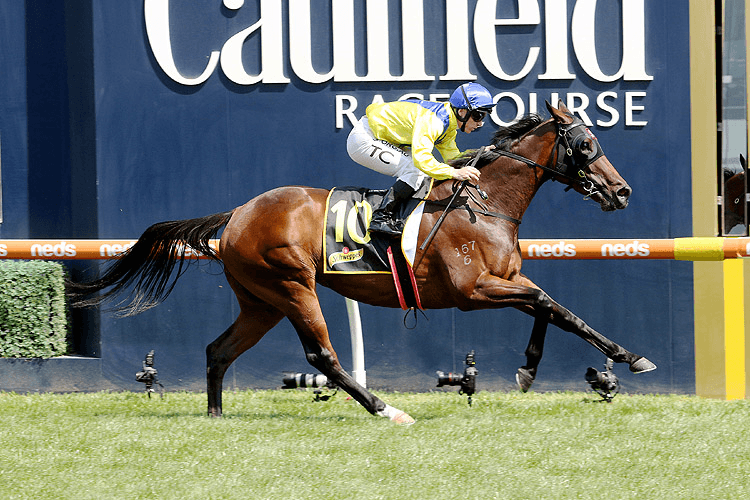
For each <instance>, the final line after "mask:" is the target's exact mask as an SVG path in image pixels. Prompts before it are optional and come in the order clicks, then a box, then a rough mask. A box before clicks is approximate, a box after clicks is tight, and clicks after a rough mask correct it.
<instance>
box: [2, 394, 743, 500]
mask: <svg viewBox="0 0 750 500" xmlns="http://www.w3.org/2000/svg"><path fill="white" fill-rule="evenodd" d="M378 395H379V396H380V397H381V398H383V399H384V400H385V401H387V402H388V403H390V404H392V405H393V406H396V407H398V408H400V409H402V410H405V411H407V412H408V413H409V414H411V415H412V416H413V417H414V418H416V419H417V423H416V424H414V425H412V426H397V425H394V424H392V423H391V422H390V421H388V420H386V419H382V418H377V417H372V416H370V415H369V414H368V413H367V412H365V411H364V410H363V409H362V408H361V407H360V406H359V405H358V404H356V403H355V402H354V401H352V400H349V399H347V398H346V395H345V394H343V393H339V394H338V395H336V396H335V397H334V398H333V399H331V400H330V401H327V402H313V401H312V394H311V393H309V392H304V391H257V392H255V391H240V392H225V394H224V400H225V401H224V411H225V418H223V419H210V418H207V417H205V416H204V411H205V406H206V395H205V394H201V393H184V392H183V393H167V395H166V396H165V397H164V398H163V399H161V398H158V397H154V398H152V399H149V398H147V397H146V396H145V395H144V394H143V393H129V392H126V393H95V394H30V395H17V394H12V393H0V411H1V412H2V423H1V424H0V498H7V499H14V498H24V499H25V498H29V499H37V500H38V499H90V498H101V499H141V498H143V499H146V498H148V499H158V500H163V499H193V498H195V499H199V498H200V499H233V498H237V499H266V498H272V499H306V498H310V499H375V498H382V499H389V500H393V499H396V500H405V499H453V498H456V499H475V498H476V499H492V498H498V499H547V498H550V499H568V498H576V499H579V498H581V499H586V498H591V499H616V500H621V499H631V498H632V499H636V498H637V499H642V498H650V499H671V498H681V499H682V498H684V499H709V498H722V499H733V500H738V499H742V498H750V479H748V476H749V475H750V474H749V473H750V403H749V402H748V401H747V400H742V401H716V400H707V399H700V398H697V397H693V396H647V395H636V396H629V395H622V394H621V395H618V396H617V397H616V398H615V399H614V402H613V403H611V404H607V403H599V402H596V401H597V399H598V396H596V395H595V394H593V393H546V394H538V393H528V394H522V393H520V392H510V393H494V392H479V393H478V394H476V395H475V397H474V405H473V407H471V408H470V407H469V406H468V405H467V404H466V398H465V397H462V396H459V395H458V394H456V393H444V392H435V393H422V394H403V393H378Z"/></svg>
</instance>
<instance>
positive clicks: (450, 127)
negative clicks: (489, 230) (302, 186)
mask: <svg viewBox="0 0 750 500" xmlns="http://www.w3.org/2000/svg"><path fill="white" fill-rule="evenodd" d="M495 104H496V103H494V102H493V101H492V95H490V93H489V92H488V91H487V89H485V88H484V87H483V86H481V85H479V84H478V83H473V82H472V83H464V84H463V85H461V86H460V87H458V88H457V89H456V90H455V91H454V92H453V94H452V95H451V97H450V100H449V101H448V102H433V101H420V100H416V99H414V100H412V99H409V100H405V101H396V102H386V103H377V104H370V105H369V106H367V109H366V111H365V116H363V117H362V118H361V119H360V120H359V122H357V123H356V124H355V125H354V128H353V129H352V131H351V133H350V134H349V137H348V139H347V141H346V149H347V152H348V153H349V156H350V157H351V158H352V159H353V160H354V161H356V162H357V163H359V164H360V165H363V166H365V167H367V168H369V169H372V170H375V171H376V172H379V173H381V174H386V175H390V176H391V177H396V178H397V179H398V180H397V181H396V183H395V184H394V185H393V186H392V187H391V188H390V189H389V190H388V192H387V193H386V194H385V197H384V198H383V202H382V203H381V204H380V206H379V207H378V208H377V209H376V210H375V211H374V212H373V217H372V221H371V222H370V231H371V232H379V233H385V234H388V235H390V236H400V235H401V233H402V231H403V226H404V222H403V221H402V220H400V219H399V218H398V216H397V215H396V210H397V208H398V206H399V205H400V204H401V202H402V201H404V200H408V199H409V198H411V197H412V195H413V194H414V193H415V192H416V191H417V190H418V189H419V188H420V186H421V185H422V183H423V182H424V180H425V179H426V178H427V176H429V177H432V178H434V179H438V180H441V179H457V180H461V181H464V180H468V181H470V182H472V183H474V184H476V183H477V182H478V181H479V175H480V174H479V170H477V169H476V168H474V167H469V166H466V167H463V168H459V169H456V168H453V167H451V166H450V165H447V164H445V163H443V162H440V161H438V160H437V159H435V157H434V156H433V149H434V148H437V150H438V151H439V152H440V155H441V157H442V158H443V161H449V160H452V159H453V158H456V157H457V156H459V155H460V154H461V151H459V150H458V147H457V146H456V131H457V130H458V129H460V130H461V131H462V132H466V133H467V134H470V133H471V132H473V131H474V130H476V129H478V128H479V127H481V126H482V125H483V120H484V117H485V115H486V114H487V113H489V112H490V111H492V107H493V106H495Z"/></svg>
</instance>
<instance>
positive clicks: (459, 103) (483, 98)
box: [450, 82, 497, 112]
mask: <svg viewBox="0 0 750 500" xmlns="http://www.w3.org/2000/svg"><path fill="white" fill-rule="evenodd" d="M450 103H451V106H453V107H454V108H457V109H468V110H469V111H473V110H475V109H479V110H482V111H488V112H489V111H491V110H492V108H493V107H494V106H495V105H496V104H497V103H495V102H493V101H492V95H491V94H490V92H489V91H488V90H487V89H486V88H484V87H482V86H481V85H479V84H478V83H474V82H470V83H464V84H463V85H461V86H459V87H458V88H457V89H456V90H454V91H453V94H451V98H450Z"/></svg>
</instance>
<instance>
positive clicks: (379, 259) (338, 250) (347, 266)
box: [323, 182, 432, 309]
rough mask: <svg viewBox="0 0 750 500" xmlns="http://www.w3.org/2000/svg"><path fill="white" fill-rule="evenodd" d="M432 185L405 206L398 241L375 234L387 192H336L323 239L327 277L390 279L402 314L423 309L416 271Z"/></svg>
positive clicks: (346, 189)
mask: <svg viewBox="0 0 750 500" xmlns="http://www.w3.org/2000/svg"><path fill="white" fill-rule="evenodd" d="M431 188H432V182H430V183H425V186H424V187H423V188H422V189H420V190H419V191H418V192H417V193H415V195H414V197H413V198H412V199H411V200H409V201H407V202H406V203H403V204H402V205H401V207H400V212H401V213H399V214H398V215H399V216H400V217H402V218H403V219H405V220H406V224H405V227H404V232H403V235H402V237H401V238H400V239H393V238H390V237H386V236H383V235H380V234H378V233H370V232H369V231H368V230H367V229H368V224H369V221H370V219H371V218H372V212H373V210H374V208H373V207H377V206H379V205H380V202H381V200H382V199H383V196H384V195H385V193H386V191H385V190H373V189H367V188H362V187H337V188H334V189H332V190H331V191H330V192H329V194H328V199H327V200H326V212H325V214H326V215H325V224H324V228H325V229H324V234H323V255H324V256H325V264H324V272H325V273H339V274H362V273H365V274H379V273H382V274H391V275H393V280H394V285H395V287H396V293H397V294H398V297H399V302H400V305H401V308H402V309H411V308H414V307H417V308H419V309H421V308H422V307H421V304H420V301H419V291H418V290H417V285H416V279H415V278H414V272H413V270H412V264H413V262H414V256H415V254H416V243H417V235H418V233H419V225H420V222H421V217H422V208H423V205H424V201H423V199H424V198H425V197H426V195H427V194H428V193H429V191H430V189H431Z"/></svg>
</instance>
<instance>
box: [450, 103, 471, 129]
mask: <svg viewBox="0 0 750 500" xmlns="http://www.w3.org/2000/svg"><path fill="white" fill-rule="evenodd" d="M459 109H463V108H453V112H454V113H455V115H456V120H457V121H458V122H459V123H460V124H461V132H466V124H467V123H468V121H469V116H471V110H468V109H467V110H466V115H465V116H464V117H463V118H461V116H460V115H459V114H458V110H459Z"/></svg>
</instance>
